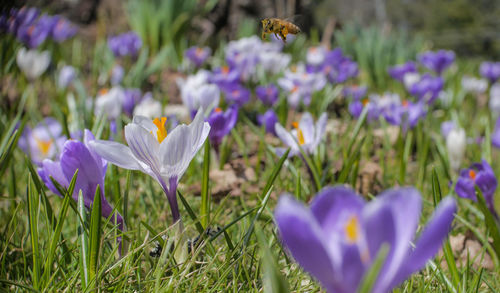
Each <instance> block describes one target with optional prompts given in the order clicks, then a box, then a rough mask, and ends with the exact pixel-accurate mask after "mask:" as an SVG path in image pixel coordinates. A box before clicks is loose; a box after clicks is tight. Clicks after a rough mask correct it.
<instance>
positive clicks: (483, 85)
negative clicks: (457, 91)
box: [462, 76, 488, 94]
mask: <svg viewBox="0 0 500 293" xmlns="http://www.w3.org/2000/svg"><path fill="white" fill-rule="evenodd" d="M462 87H463V88H464V90H465V91H466V92H468V93H475V94H482V93H484V92H485V91H486V90H487V89H488V81H487V80H486V79H484V78H474V77H470V76H464V77H462Z"/></svg>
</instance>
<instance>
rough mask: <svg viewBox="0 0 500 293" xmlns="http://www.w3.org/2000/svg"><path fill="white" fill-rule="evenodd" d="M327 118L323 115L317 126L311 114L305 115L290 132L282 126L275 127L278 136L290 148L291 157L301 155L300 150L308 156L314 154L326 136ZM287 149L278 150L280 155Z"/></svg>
mask: <svg viewBox="0 0 500 293" xmlns="http://www.w3.org/2000/svg"><path fill="white" fill-rule="evenodd" d="M326 122H327V116H326V113H323V114H321V116H320V117H319V119H318V121H316V124H314V120H313V118H312V116H311V114H309V113H304V115H302V118H301V119H300V122H293V123H292V126H293V128H294V129H292V130H291V131H290V132H288V131H287V130H286V129H285V128H284V127H283V126H281V124H279V123H276V124H275V125H274V128H275V131H276V135H277V136H278V137H279V138H280V139H281V140H282V141H283V143H284V144H285V145H286V146H287V147H289V148H290V154H289V156H295V155H298V154H300V148H302V150H304V152H305V153H307V154H312V153H313V152H314V151H315V150H316V148H317V147H318V145H319V143H320V142H321V140H322V139H323V137H324V135H325V129H326ZM284 151H285V149H283V148H279V149H277V153H278V155H281V154H283V153H284Z"/></svg>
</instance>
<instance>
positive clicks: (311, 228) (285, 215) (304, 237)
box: [275, 195, 340, 288]
mask: <svg viewBox="0 0 500 293" xmlns="http://www.w3.org/2000/svg"><path fill="white" fill-rule="evenodd" d="M275 218H276V224H277V226H278V228H279V235H280V237H281V239H282V240H283V244H284V245H285V246H286V247H287V248H288V250H289V251H290V252H291V254H292V255H293V257H294V258H295V260H296V261H297V262H298V263H299V264H300V265H301V266H302V267H303V268H304V270H306V271H307V272H309V273H310V274H311V275H313V276H314V277H315V278H316V279H317V280H318V281H320V282H321V283H322V284H323V286H325V287H326V288H333V287H335V283H336V282H335V278H336V277H337V278H339V277H340V276H336V274H335V271H334V267H333V264H332V260H331V259H330V255H329V253H328V251H327V248H326V246H325V245H324V243H323V240H322V238H321V233H322V232H321V228H320V227H319V225H318V223H317V222H316V219H315V218H314V216H313V215H312V214H311V212H310V211H309V210H307V208H306V207H304V206H303V205H302V204H300V203H298V202H296V201H295V200H294V199H292V198H291V197H290V196H288V195H283V196H281V198H280V200H279V202H278V206H277V207H276V210H275Z"/></svg>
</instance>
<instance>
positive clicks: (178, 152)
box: [160, 124, 192, 179]
mask: <svg viewBox="0 0 500 293" xmlns="http://www.w3.org/2000/svg"><path fill="white" fill-rule="evenodd" d="M190 143H191V130H190V129H189V128H188V126H187V125H185V124H183V125H179V126H177V127H176V128H175V129H174V130H173V131H172V132H171V133H170V134H169V135H168V136H167V138H165V140H164V141H163V142H162V144H161V145H160V156H161V162H162V169H161V174H162V176H163V177H167V178H170V177H173V176H177V178H178V179H180V177H181V176H182V174H184V172H185V171H186V169H187V167H188V166H189V162H190V161H191V158H192V157H191V156H190V154H191V148H192V146H191V145H190Z"/></svg>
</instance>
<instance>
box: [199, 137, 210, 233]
mask: <svg viewBox="0 0 500 293" xmlns="http://www.w3.org/2000/svg"><path fill="white" fill-rule="evenodd" d="M209 176H210V143H209V141H208V140H207V141H206V142H205V155H204V158H203V174H202V177H201V211H200V220H201V225H202V226H203V228H204V229H206V228H207V227H208V223H210V191H209V190H208V183H209Z"/></svg>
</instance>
